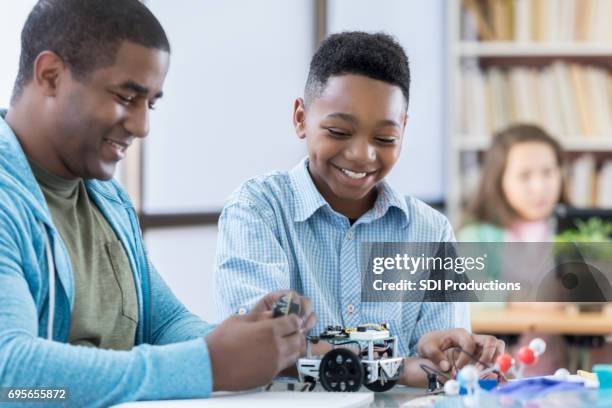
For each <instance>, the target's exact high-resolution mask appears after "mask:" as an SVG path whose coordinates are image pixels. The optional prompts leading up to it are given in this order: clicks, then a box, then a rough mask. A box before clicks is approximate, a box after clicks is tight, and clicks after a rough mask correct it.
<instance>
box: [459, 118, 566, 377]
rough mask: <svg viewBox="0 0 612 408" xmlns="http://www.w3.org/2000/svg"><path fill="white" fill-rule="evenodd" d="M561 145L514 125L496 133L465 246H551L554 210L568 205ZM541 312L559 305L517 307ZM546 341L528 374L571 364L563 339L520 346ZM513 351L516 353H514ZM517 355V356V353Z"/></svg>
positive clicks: (468, 217) (524, 341) (464, 230)
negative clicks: (530, 244)
mask: <svg viewBox="0 0 612 408" xmlns="http://www.w3.org/2000/svg"><path fill="white" fill-rule="evenodd" d="M563 156H564V154H563V150H562V148H561V145H560V144H559V143H558V142H557V141H556V140H555V139H554V138H553V137H551V136H550V135H549V134H548V133H546V132H545V131H544V130H543V129H541V128H539V127H537V126H533V125H524V124H522V125H515V126H511V127H509V128H506V129H504V130H502V131H501V132H499V133H497V134H496V135H495V136H494V138H493V141H492V144H491V147H490V148H489V150H488V151H487V152H486V156H485V158H484V163H483V166H482V170H481V178H480V183H479V186H478V190H477V192H476V195H475V197H474V200H473V201H472V202H471V203H470V205H469V206H468V209H467V214H466V219H465V223H464V227H463V228H462V229H461V230H460V231H459V234H458V239H459V241H464V242H549V241H552V240H553V238H554V234H555V219H554V209H555V206H556V205H557V204H559V203H561V202H566V196H565V188H564V177H563V170H562V169H563ZM517 306H518V307H522V308H523V309H529V310H534V309H535V308H536V307H537V310H538V312H540V313H541V312H545V310H552V309H559V308H560V305H559V304H550V303H537V304H534V303H527V304H522V305H518V304H513V305H512V307H513V308H515V307H517ZM533 337H542V338H544V340H545V341H546V343H547V346H548V347H547V351H546V353H544V355H543V356H542V357H541V358H540V359H539V361H538V363H537V364H536V365H534V366H531V367H529V368H528V369H527V370H526V372H525V374H526V375H538V374H552V373H554V372H555V370H556V369H557V368H559V367H565V366H566V358H564V356H565V355H566V352H565V342H564V341H563V339H562V338H561V336H559V335H542V334H537V333H532V334H529V335H523V336H521V338H520V339H519V345H525V344H528V343H529V341H530V340H531V338H533ZM511 352H512V351H511ZM512 354H513V355H514V353H513V352H512Z"/></svg>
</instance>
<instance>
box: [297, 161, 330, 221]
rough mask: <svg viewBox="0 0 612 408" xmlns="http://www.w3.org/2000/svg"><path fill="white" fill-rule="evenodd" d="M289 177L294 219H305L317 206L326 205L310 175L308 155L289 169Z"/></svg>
mask: <svg viewBox="0 0 612 408" xmlns="http://www.w3.org/2000/svg"><path fill="white" fill-rule="evenodd" d="M289 177H290V179H291V185H292V187H293V197H294V200H293V214H294V216H293V220H294V221H296V222H301V221H306V220H307V219H308V218H310V216H311V215H312V214H314V213H315V211H317V210H318V209H319V208H321V207H323V206H325V205H328V204H327V201H325V199H324V198H323V196H322V195H321V193H319V190H317V186H315V184H314V182H313V181H312V177H310V173H309V172H308V157H305V158H303V159H302V160H301V161H300V163H299V164H298V165H297V166H295V167H294V168H293V169H291V171H290V172H289Z"/></svg>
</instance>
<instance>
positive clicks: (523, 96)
mask: <svg viewBox="0 0 612 408" xmlns="http://www.w3.org/2000/svg"><path fill="white" fill-rule="evenodd" d="M460 82H461V84H460V90H461V97H462V99H461V100H462V103H461V106H460V110H459V114H460V121H459V123H460V129H459V130H460V132H461V133H462V134H464V135H468V136H470V137H477V138H486V137H489V136H490V135H492V134H494V133H495V132H496V131H499V130H501V129H503V128H504V127H506V126H508V125H510V124H512V123H518V122H524V123H533V124H537V125H540V126H541V127H543V128H544V129H546V130H547V131H548V132H550V133H551V134H552V135H553V136H555V137H558V138H559V139H564V138H565V139H568V138H571V139H576V138H584V139H589V140H591V141H595V142H596V141H597V140H604V141H610V142H612V73H611V72H609V71H608V70H607V69H606V68H601V67H598V66H591V65H584V64H578V63H566V62H563V61H555V62H554V63H552V64H550V65H548V66H545V67H541V68H540V67H527V66H513V67H510V68H508V69H502V68H500V67H496V66H493V67H491V68H488V69H486V70H482V69H481V68H479V67H478V66H475V65H469V66H466V67H464V68H463V69H462V75H461V76H460Z"/></svg>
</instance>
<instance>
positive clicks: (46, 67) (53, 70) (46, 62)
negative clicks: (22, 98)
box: [34, 51, 66, 97]
mask: <svg viewBox="0 0 612 408" xmlns="http://www.w3.org/2000/svg"><path fill="white" fill-rule="evenodd" d="M65 69H66V65H65V64H64V61H63V60H62V59H61V58H60V56H59V55H57V54H56V53H54V52H53V51H43V52H41V53H40V54H38V56H37V57H36V60H34V83H35V84H36V86H37V87H38V88H39V89H41V90H42V92H43V94H44V95H45V96H51V97H53V96H55V95H56V94H57V87H58V86H59V82H60V78H61V76H62V73H64V71H65Z"/></svg>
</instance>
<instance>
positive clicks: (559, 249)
mask: <svg viewBox="0 0 612 408" xmlns="http://www.w3.org/2000/svg"><path fill="white" fill-rule="evenodd" d="M611 235H612V223H610V222H605V221H603V220H602V219H601V218H599V217H592V218H589V219H588V220H587V221H582V220H578V221H576V229H571V230H567V231H564V232H562V233H561V234H557V235H556V236H555V238H554V242H555V253H556V254H557V255H560V256H574V255H580V256H581V257H584V258H586V259H590V260H600V261H607V260H612V245H610V244H611V243H612V239H611V238H610V236H611Z"/></svg>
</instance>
